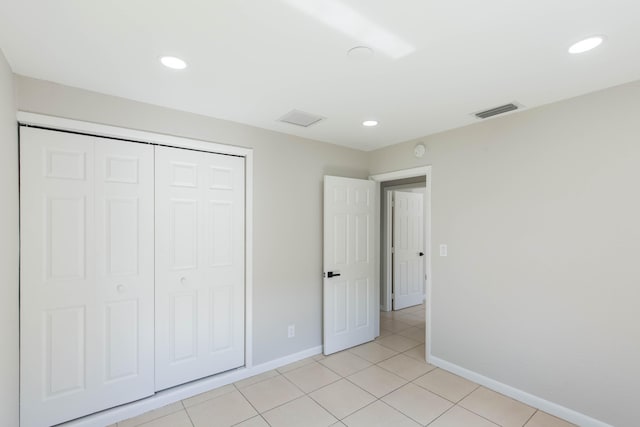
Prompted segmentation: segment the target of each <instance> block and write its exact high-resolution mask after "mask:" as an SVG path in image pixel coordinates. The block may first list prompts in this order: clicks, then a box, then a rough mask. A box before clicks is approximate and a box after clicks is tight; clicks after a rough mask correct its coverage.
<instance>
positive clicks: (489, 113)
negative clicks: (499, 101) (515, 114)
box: [475, 103, 520, 119]
mask: <svg viewBox="0 0 640 427" xmlns="http://www.w3.org/2000/svg"><path fill="white" fill-rule="evenodd" d="M518 108H520V107H519V106H518V105H516V104H513V103H512V104H505V105H501V106H499V107H495V108H491V109H490V110H486V111H480V112H479V113H475V116H476V117H477V118H479V119H487V118H489V117H493V116H497V115H498V114H504V113H508V112H509V111H513V110H517V109H518Z"/></svg>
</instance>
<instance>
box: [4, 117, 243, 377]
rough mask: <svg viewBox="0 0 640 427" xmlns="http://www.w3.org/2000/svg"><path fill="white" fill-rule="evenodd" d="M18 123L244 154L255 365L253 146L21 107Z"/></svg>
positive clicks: (218, 152) (222, 152) (241, 155)
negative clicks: (129, 127) (44, 112)
mask: <svg viewBox="0 0 640 427" xmlns="http://www.w3.org/2000/svg"><path fill="white" fill-rule="evenodd" d="M16 116H17V119H18V123H19V124H20V125H24V126H38V127H43V128H48V129H51V130H57V131H66V132H75V133H83V134H87V135H92V136H98V137H105V138H112V139H124V140H127V141H131V142H138V143H146V144H153V145H165V146H168V147H175V148H185V149H189V150H198V151H206V152H210V153H217V154H227V155H231V156H238V157H244V159H245V209H246V212H245V242H244V244H245V367H246V368H251V367H252V366H253V149H252V148H247V147H238V146H235V145H226V144H220V143H216V142H209V141H203V140H196V139H190V138H182V137H178V136H172V135H164V134H159V133H153V132H146V131H140V130H135V129H127V128H121V127H117V126H109V125H102V124H98V123H91V122H84V121H80V120H71V119H65V118H61V117H53V116H47V115H44V114H36V113H29V112H25V111H18V112H17V114H16Z"/></svg>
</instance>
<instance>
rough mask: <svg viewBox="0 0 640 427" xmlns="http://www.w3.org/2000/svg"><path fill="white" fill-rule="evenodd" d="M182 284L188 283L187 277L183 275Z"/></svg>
mask: <svg viewBox="0 0 640 427" xmlns="http://www.w3.org/2000/svg"><path fill="white" fill-rule="evenodd" d="M180 284H181V285H186V284H187V278H186V277H181V278H180Z"/></svg>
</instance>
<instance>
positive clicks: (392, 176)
mask: <svg viewBox="0 0 640 427" xmlns="http://www.w3.org/2000/svg"><path fill="white" fill-rule="evenodd" d="M416 176H426V177H427V187H426V190H425V195H424V205H425V208H424V212H425V216H424V229H425V232H426V233H425V234H426V236H425V242H424V247H425V251H426V252H427V254H426V255H427V260H426V262H427V265H426V268H425V272H426V273H427V301H426V303H425V310H426V317H425V318H426V323H427V328H426V331H427V332H426V333H427V337H426V340H425V355H426V359H427V362H429V361H430V359H431V336H432V333H431V257H432V250H431V165H428V166H421V167H417V168H412V169H403V170H397V171H393V172H386V173H381V174H376V175H371V176H369V179H370V180H371V181H375V183H376V194H377V195H379V194H380V184H381V183H383V182H386V181H394V180H396V179H403V178H414V177H416ZM376 203H377V206H376V230H378V232H377V233H375V236H376V238H375V255H376V271H377V272H378V274H376V286H375V288H376V289H378V306H379V305H380V304H379V302H380V301H379V298H380V273H381V269H380V197H379V196H376ZM376 320H377V322H376V335H380V316H379V315H378V316H376Z"/></svg>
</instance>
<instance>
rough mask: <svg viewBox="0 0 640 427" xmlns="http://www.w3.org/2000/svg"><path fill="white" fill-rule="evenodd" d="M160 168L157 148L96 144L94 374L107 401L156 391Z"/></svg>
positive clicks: (125, 400) (135, 397) (132, 144)
mask: <svg viewBox="0 0 640 427" xmlns="http://www.w3.org/2000/svg"><path fill="white" fill-rule="evenodd" d="M153 167H154V166H153V147H152V146H149V145H146V144H137V143H129V142H121V141H114V140H107V139H96V141H95V184H94V188H95V190H94V191H95V204H96V209H95V223H96V283H97V297H98V300H99V303H100V307H99V310H98V313H97V317H98V318H97V319H96V321H97V322H98V325H99V328H100V331H101V333H100V336H101V339H100V342H98V343H96V347H95V348H96V349H98V352H99V356H98V357H99V358H100V359H101V360H102V361H103V364H102V367H101V369H99V370H96V371H95V372H93V374H94V375H95V376H96V378H95V381H96V383H98V384H100V390H101V396H100V397H99V398H100V400H102V401H103V402H115V401H118V402H120V403H122V402H129V401H133V400H136V399H139V398H141V397H144V396H148V395H151V394H153V391H154V385H153V382H154V369H153V360H154V355H153V351H154V342H153V333H154V332H153V331H154V325H153V322H154V253H153V251H154V244H153V241H154V235H153V233H154V227H153V216H154V212H153V209H154V207H153V197H154V195H153V191H154V189H153V188H154V182H153V179H154V176H153ZM115 404H119V403H114V404H112V405H109V406H115Z"/></svg>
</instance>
